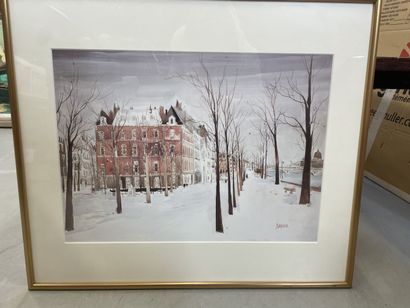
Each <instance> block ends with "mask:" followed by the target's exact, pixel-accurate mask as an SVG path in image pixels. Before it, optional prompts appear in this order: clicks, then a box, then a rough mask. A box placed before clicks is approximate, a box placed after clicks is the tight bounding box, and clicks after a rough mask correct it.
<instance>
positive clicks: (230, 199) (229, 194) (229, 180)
mask: <svg viewBox="0 0 410 308" xmlns="http://www.w3.org/2000/svg"><path fill="white" fill-rule="evenodd" d="M225 150H226V171H227V172H228V214H229V215H233V204H232V193H231V170H230V169H231V168H230V163H229V141H228V131H227V130H226V131H225Z"/></svg>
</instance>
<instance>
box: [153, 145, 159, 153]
mask: <svg viewBox="0 0 410 308" xmlns="http://www.w3.org/2000/svg"><path fill="white" fill-rule="evenodd" d="M152 154H153V155H158V154H159V149H158V145H157V144H155V145H154V147H153V148H152Z"/></svg>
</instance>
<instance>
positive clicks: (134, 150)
mask: <svg viewBox="0 0 410 308" xmlns="http://www.w3.org/2000/svg"><path fill="white" fill-rule="evenodd" d="M137 153H138V152H137V145H136V144H134V145H133V146H132V156H137V155H138V154H137Z"/></svg>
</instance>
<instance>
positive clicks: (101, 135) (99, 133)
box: [98, 118, 105, 140]
mask: <svg viewBox="0 0 410 308" xmlns="http://www.w3.org/2000/svg"><path fill="white" fill-rule="evenodd" d="M104 119H105V118H104ZM98 139H99V140H104V132H103V131H99V132H98Z"/></svg>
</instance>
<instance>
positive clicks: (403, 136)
mask: <svg viewBox="0 0 410 308" xmlns="http://www.w3.org/2000/svg"><path fill="white" fill-rule="evenodd" d="M383 96H384V91H382V90H376V91H374V95H373V103H372V107H371V111H370V116H371V117H372V118H373V117H374V116H375V113H376V112H377V111H379V112H380V111H381V110H380V109H381V108H379V106H380V103H381V100H382V97H383ZM382 116H383V119H382V121H381V123H380V126H379V129H378V131H377V134H376V137H375V139H374V142H373V144H372V145H371V149H370V151H369V154H368V157H367V162H366V166H365V168H366V176H368V177H369V178H370V179H372V180H374V181H375V182H377V183H378V184H380V185H382V186H384V187H385V188H387V189H388V190H390V191H392V192H393V193H395V194H396V195H398V196H400V197H401V198H403V199H405V200H407V201H408V202H410V90H396V93H395V94H394V96H393V99H392V100H391V103H390V104H389V106H388V108H387V110H386V111H385V112H384V114H383V115H382ZM369 133H370V132H369ZM369 135H370V134H369Z"/></svg>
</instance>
